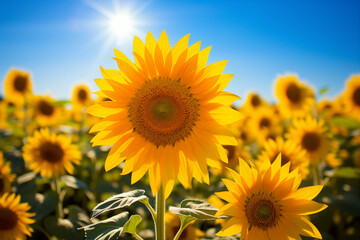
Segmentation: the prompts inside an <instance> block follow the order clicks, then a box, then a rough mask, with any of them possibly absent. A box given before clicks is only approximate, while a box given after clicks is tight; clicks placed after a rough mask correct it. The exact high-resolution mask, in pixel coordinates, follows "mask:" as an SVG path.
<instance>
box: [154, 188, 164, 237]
mask: <svg viewBox="0 0 360 240" xmlns="http://www.w3.org/2000/svg"><path fill="white" fill-rule="evenodd" d="M155 234H156V240H165V196H164V190H163V188H162V186H161V187H160V189H159V192H158V193H157V194H156V223H155Z"/></svg>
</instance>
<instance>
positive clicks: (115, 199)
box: [91, 189, 147, 218]
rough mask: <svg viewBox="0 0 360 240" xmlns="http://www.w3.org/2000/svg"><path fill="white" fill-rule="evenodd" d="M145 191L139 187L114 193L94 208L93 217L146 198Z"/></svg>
mask: <svg viewBox="0 0 360 240" xmlns="http://www.w3.org/2000/svg"><path fill="white" fill-rule="evenodd" d="M144 193H145V191H144V190H141V189H137V190H134V191H130V192H126V193H120V194H117V195H114V196H112V197H110V198H108V199H107V200H105V201H104V202H101V203H99V204H98V205H96V207H95V208H94V209H93V215H92V217H91V218H95V217H97V216H99V215H100V214H102V213H104V212H107V211H111V210H115V209H119V208H123V207H127V206H130V205H131V204H133V203H135V202H138V201H140V200H142V199H146V198H147V196H145V195H144Z"/></svg>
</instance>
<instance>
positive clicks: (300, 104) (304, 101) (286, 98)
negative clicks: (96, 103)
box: [275, 75, 315, 118]
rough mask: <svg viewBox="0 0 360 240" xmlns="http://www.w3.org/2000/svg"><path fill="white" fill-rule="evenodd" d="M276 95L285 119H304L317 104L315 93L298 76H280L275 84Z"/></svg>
mask: <svg viewBox="0 0 360 240" xmlns="http://www.w3.org/2000/svg"><path fill="white" fill-rule="evenodd" d="M275 95H276V97H277V99H278V100H279V107H280V111H281V113H282V115H283V116H284V117H285V118H290V117H302V116H304V115H305V114H308V113H310V112H311V110H312V106H313V105H314V104H315V99H314V93H313V91H312V90H311V89H310V88H309V87H308V86H306V85H305V84H303V83H301V82H299V81H298V77H297V76H296V75H285V76H279V77H278V79H277V82H276V84H275Z"/></svg>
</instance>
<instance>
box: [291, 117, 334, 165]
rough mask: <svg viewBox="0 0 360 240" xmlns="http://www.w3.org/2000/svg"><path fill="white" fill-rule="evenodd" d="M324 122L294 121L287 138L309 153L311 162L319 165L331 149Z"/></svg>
mask: <svg viewBox="0 0 360 240" xmlns="http://www.w3.org/2000/svg"><path fill="white" fill-rule="evenodd" d="M327 131H328V128H327V127H325V123H324V121H323V120H320V121H317V120H316V119H315V118H312V117H309V116H308V117H306V118H305V119H297V120H294V121H293V126H292V127H291V128H290V130H289V133H288V135H287V138H288V139H290V140H291V141H293V142H294V143H295V144H296V145H298V146H300V147H301V148H302V149H304V150H305V151H306V153H307V156H308V157H309V159H310V162H311V163H313V164H316V163H318V162H319V161H320V160H321V159H322V158H324V157H325V156H326V154H328V153H329V150H330V148H331V142H330V140H329V139H330V136H331V135H330V134H329V133H327Z"/></svg>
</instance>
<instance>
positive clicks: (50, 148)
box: [40, 142, 64, 163]
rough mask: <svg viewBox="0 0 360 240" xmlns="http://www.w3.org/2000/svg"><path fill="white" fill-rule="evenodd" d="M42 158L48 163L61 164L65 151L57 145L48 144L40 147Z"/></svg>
mask: <svg viewBox="0 0 360 240" xmlns="http://www.w3.org/2000/svg"><path fill="white" fill-rule="evenodd" d="M40 156H41V158H42V159H44V160H45V161H47V162H50V163H56V162H60V161H61V160H62V158H63V157H64V151H63V149H62V148H61V147H60V146H59V145H58V144H56V143H51V142H46V143H43V144H42V145H41V146H40Z"/></svg>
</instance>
